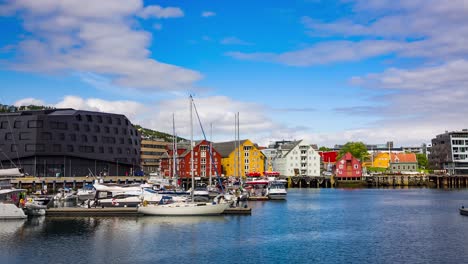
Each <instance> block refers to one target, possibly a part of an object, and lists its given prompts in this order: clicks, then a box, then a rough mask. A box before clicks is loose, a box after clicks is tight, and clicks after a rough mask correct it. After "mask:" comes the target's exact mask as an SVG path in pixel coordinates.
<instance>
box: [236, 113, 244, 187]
mask: <svg viewBox="0 0 468 264" xmlns="http://www.w3.org/2000/svg"><path fill="white" fill-rule="evenodd" d="M239 126H240V121H239V112H237V131H236V133H237V146H238V149H237V159H238V161H237V163H238V164H239V178H240V180H241V181H242V178H243V176H242V166H241V164H242V162H241V149H240V148H241V144H240V133H239Z"/></svg>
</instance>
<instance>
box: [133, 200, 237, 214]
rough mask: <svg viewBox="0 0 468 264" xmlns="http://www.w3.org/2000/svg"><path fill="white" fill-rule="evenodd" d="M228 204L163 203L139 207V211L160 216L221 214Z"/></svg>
mask: <svg viewBox="0 0 468 264" xmlns="http://www.w3.org/2000/svg"><path fill="white" fill-rule="evenodd" d="M228 206H229V205H228V204H224V203H223V204H211V203H201V204H197V203H172V204H163V205H148V206H141V207H138V212H139V213H142V214H145V215H159V216H195V215H219V214H222V213H223V212H224V210H226V208H227V207H228Z"/></svg>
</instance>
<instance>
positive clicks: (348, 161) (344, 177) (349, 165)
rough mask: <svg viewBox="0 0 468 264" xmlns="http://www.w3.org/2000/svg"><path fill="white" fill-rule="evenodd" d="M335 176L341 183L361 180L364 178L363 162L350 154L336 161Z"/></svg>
mask: <svg viewBox="0 0 468 264" xmlns="http://www.w3.org/2000/svg"><path fill="white" fill-rule="evenodd" d="M335 175H336V179H337V180H340V181H355V180H360V179H361V177H362V165H361V162H360V161H359V160H358V159H356V158H355V157H353V155H351V153H349V152H348V153H346V154H345V155H344V156H343V157H341V159H339V160H337V161H336V170H335Z"/></svg>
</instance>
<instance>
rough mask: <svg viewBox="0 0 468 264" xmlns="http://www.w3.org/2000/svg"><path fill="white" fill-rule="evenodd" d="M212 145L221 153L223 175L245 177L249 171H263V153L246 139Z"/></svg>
mask: <svg viewBox="0 0 468 264" xmlns="http://www.w3.org/2000/svg"><path fill="white" fill-rule="evenodd" d="M213 147H214V149H216V150H218V151H219V153H220V154H221V157H222V161H221V165H222V174H223V175H224V176H236V177H239V176H242V177H245V176H246V175H247V174H249V173H263V172H264V171H265V155H264V154H263V153H262V152H261V150H259V149H258V146H257V145H255V144H254V143H252V141H250V140H248V139H245V140H241V141H240V142H236V141H228V142H221V143H214V144H213Z"/></svg>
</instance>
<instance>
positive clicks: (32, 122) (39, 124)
mask: <svg viewBox="0 0 468 264" xmlns="http://www.w3.org/2000/svg"><path fill="white" fill-rule="evenodd" d="M42 126H43V122H42V120H29V121H28V128H42Z"/></svg>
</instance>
